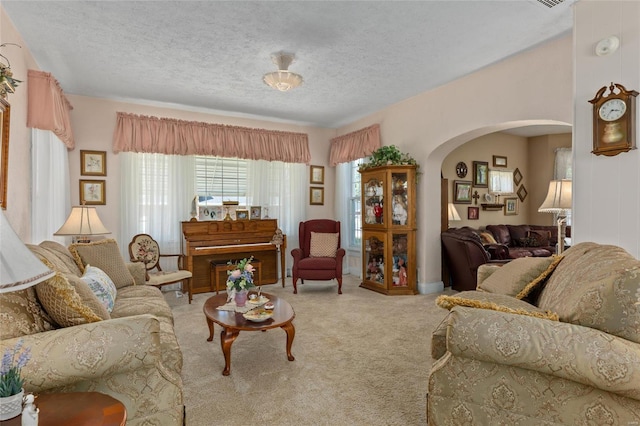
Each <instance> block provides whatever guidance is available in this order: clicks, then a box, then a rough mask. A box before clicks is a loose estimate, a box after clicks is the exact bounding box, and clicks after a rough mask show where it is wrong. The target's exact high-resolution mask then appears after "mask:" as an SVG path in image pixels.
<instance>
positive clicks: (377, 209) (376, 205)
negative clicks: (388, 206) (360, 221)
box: [373, 201, 382, 223]
mask: <svg viewBox="0 0 640 426" xmlns="http://www.w3.org/2000/svg"><path fill="white" fill-rule="evenodd" d="M373 214H374V216H375V217H376V220H375V223H382V206H381V205H380V203H379V202H377V201H376V202H375V203H374V204H373Z"/></svg>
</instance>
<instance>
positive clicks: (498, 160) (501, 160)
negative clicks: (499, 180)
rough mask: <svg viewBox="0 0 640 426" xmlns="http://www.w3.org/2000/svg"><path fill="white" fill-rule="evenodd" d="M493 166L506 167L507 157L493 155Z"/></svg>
mask: <svg viewBox="0 0 640 426" xmlns="http://www.w3.org/2000/svg"><path fill="white" fill-rule="evenodd" d="M493 167H507V157H503V156H501V155H494V156H493Z"/></svg>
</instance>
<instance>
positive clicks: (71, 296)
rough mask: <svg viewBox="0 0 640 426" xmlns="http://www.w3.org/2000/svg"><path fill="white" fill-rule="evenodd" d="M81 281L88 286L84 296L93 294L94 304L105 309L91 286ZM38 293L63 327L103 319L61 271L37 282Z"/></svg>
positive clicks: (49, 312)
mask: <svg viewBox="0 0 640 426" xmlns="http://www.w3.org/2000/svg"><path fill="white" fill-rule="evenodd" d="M80 281H81V282H82V283H83V284H84V285H85V286H86V291H84V292H83V296H85V297H86V298H87V299H89V298H90V296H93V298H94V299H95V300H94V301H93V303H92V305H93V306H94V307H96V308H99V307H102V308H103V309H104V307H103V306H102V304H101V303H100V301H99V300H98V298H97V297H96V296H95V295H94V294H93V292H92V291H91V289H90V288H89V286H88V285H86V283H85V282H84V281H82V280H80ZM36 293H37V294H38V299H39V300H40V303H42V306H43V307H44V309H45V310H46V311H47V313H48V314H49V315H50V316H51V318H53V320H54V321H55V322H56V323H57V324H58V325H59V326H61V327H71V326H74V325H79V324H86V323H90V322H97V321H101V320H102V319H103V318H101V317H99V316H98V315H96V313H95V312H94V311H93V310H92V309H91V308H90V307H89V306H87V304H85V303H84V302H83V300H82V298H81V297H80V295H79V294H78V292H77V291H76V289H75V288H74V286H72V285H71V283H69V280H68V279H67V278H65V277H64V276H63V275H62V274H60V273H59V272H57V273H56V275H55V276H54V277H53V278H50V279H48V280H47V281H44V282H41V283H40V284H37V285H36ZM104 314H106V315H107V316H108V315H109V314H108V313H107V312H106V309H104V312H103V315H104Z"/></svg>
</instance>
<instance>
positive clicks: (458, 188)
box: [453, 180, 471, 204]
mask: <svg viewBox="0 0 640 426" xmlns="http://www.w3.org/2000/svg"><path fill="white" fill-rule="evenodd" d="M453 202H454V203H456V204H471V181H467V180H454V181H453Z"/></svg>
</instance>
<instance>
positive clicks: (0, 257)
mask: <svg viewBox="0 0 640 426" xmlns="http://www.w3.org/2000/svg"><path fill="white" fill-rule="evenodd" d="M54 275H55V272H54V271H52V270H51V269H49V268H48V267H47V266H46V265H45V264H44V263H42V262H41V261H40V260H39V259H38V258H37V257H36V256H35V255H34V254H33V253H32V252H31V250H29V249H28V248H27V246H25V245H24V243H23V242H22V241H21V240H20V238H19V237H18V235H17V234H16V233H15V231H14V230H13V228H11V225H9V221H8V220H7V218H6V217H5V216H4V213H2V212H0V293H8V292H11V291H18V290H24V289H25V288H28V287H31V286H33V285H36V284H38V283H39V282H42V281H44V280H48V279H49V278H51V277H53V276H54Z"/></svg>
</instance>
